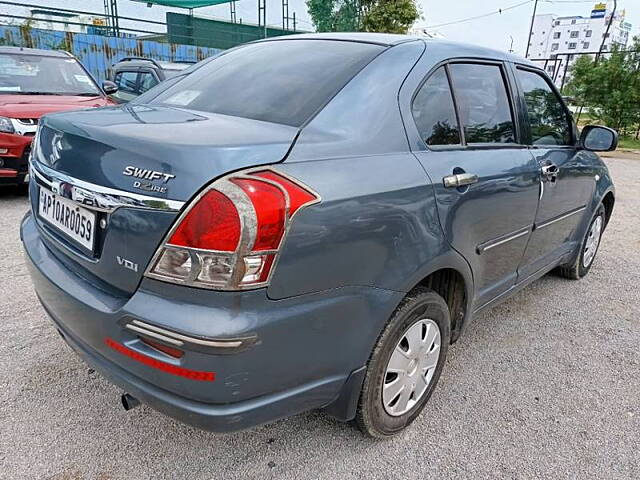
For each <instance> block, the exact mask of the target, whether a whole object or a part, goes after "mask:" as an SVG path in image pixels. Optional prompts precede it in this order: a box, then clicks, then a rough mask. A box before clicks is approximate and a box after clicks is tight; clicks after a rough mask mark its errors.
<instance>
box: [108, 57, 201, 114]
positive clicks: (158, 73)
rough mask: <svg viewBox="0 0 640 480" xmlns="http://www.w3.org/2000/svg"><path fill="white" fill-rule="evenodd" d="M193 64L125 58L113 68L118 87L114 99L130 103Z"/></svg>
mask: <svg viewBox="0 0 640 480" xmlns="http://www.w3.org/2000/svg"><path fill="white" fill-rule="evenodd" d="M193 63H194V62H163V61H158V60H153V59H151V58H144V57H125V58H123V59H121V60H120V61H119V62H118V63H116V64H115V65H114V66H113V67H112V68H111V70H112V80H113V82H114V83H115V84H116V85H117V86H118V91H117V92H116V93H115V94H113V95H112V97H113V98H114V99H115V100H116V101H118V102H120V103H125V102H130V101H131V100H133V99H134V98H136V97H137V96H138V95H140V94H142V93H144V92H146V91H147V90H149V89H150V88H152V87H155V86H156V85H157V84H159V83H160V82H163V81H165V80H166V79H168V78H172V77H175V76H176V75H179V74H181V73H183V71H184V70H185V69H187V68H188V67H190V66H191V65H193Z"/></svg>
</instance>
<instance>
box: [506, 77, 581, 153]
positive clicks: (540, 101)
mask: <svg viewBox="0 0 640 480" xmlns="http://www.w3.org/2000/svg"><path fill="white" fill-rule="evenodd" d="M517 72H518V81H519V82H520V86H521V88H522V92H523V95H524V99H525V102H526V104H527V114H528V116H529V125H530V127H531V143H532V144H533V145H571V143H572V142H571V130H572V127H571V124H570V122H569V118H568V115H567V112H566V110H565V108H564V106H563V105H562V101H561V100H560V97H558V95H557V94H556V92H555V91H554V90H553V89H552V88H551V86H550V85H549V82H548V81H547V80H546V79H545V78H544V77H543V76H542V75H541V74H539V73H536V72H532V71H529V70H522V69H518V70H517Z"/></svg>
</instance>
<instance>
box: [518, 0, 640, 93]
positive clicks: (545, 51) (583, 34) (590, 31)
mask: <svg viewBox="0 0 640 480" xmlns="http://www.w3.org/2000/svg"><path fill="white" fill-rule="evenodd" d="M612 10H613V5H612V3H611V4H607V3H597V4H595V5H594V7H593V10H591V14H590V15H589V16H588V17H585V16H580V15H576V16H569V17H560V16H557V15H554V14H543V15H536V17H535V19H534V21H533V33H532V34H531V41H530V43H529V55H528V56H527V58H529V59H530V60H533V61H535V62H536V63H537V62H541V63H544V65H545V69H546V70H547V73H549V75H550V76H551V77H552V78H553V79H554V81H555V82H556V84H558V85H561V84H562V83H563V78H564V81H565V82H566V80H568V78H569V75H570V71H571V64H572V63H573V62H574V61H575V60H576V58H577V57H578V55H579V54H586V53H590V54H592V55H593V54H594V53H597V52H598V51H599V49H600V45H601V44H602V40H603V39H604V40H605V43H604V47H603V51H605V52H606V51H610V50H611V49H612V48H613V46H614V45H620V46H622V47H626V46H627V45H628V43H629V40H630V31H631V24H630V23H628V22H626V21H625V11H624V10H618V11H617V12H616V15H615V18H614V19H613V22H612V23H611V28H610V29H609V34H608V36H607V38H604V37H605V33H606V30H607V25H608V24H609V22H611V13H612ZM565 66H568V68H565ZM565 70H566V77H565Z"/></svg>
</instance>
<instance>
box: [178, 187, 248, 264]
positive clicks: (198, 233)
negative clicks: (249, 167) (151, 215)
mask: <svg viewBox="0 0 640 480" xmlns="http://www.w3.org/2000/svg"><path fill="white" fill-rule="evenodd" d="M239 241H240V217H239V216H238V211H237V210H236V207H235V206H234V205H233V202H232V201H231V200H229V199H228V198H227V197H225V196H224V194H222V193H220V192H218V191H216V190H209V191H208V192H207V193H205V194H204V196H203V197H202V198H201V199H200V201H198V203H196V204H195V205H194V206H193V208H192V209H191V210H189V213H187V215H186V216H185V217H184V219H183V220H182V222H180V225H178V228H177V229H176V231H175V232H173V235H171V238H170V239H169V243H170V244H171V245H179V246H181V247H192V248H202V249H205V250H220V251H224V252H233V251H235V249H236V248H237V247H238V242H239Z"/></svg>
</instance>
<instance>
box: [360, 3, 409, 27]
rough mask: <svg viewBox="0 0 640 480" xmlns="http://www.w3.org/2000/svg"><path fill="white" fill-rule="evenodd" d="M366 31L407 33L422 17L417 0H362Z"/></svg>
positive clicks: (362, 15)
mask: <svg viewBox="0 0 640 480" xmlns="http://www.w3.org/2000/svg"><path fill="white" fill-rule="evenodd" d="M360 5H361V18H362V25H361V29H362V30H363V31H365V32H386V33H407V30H409V28H410V27H411V25H413V24H414V22H415V21H416V20H417V19H418V18H419V17H420V11H419V10H418V6H417V5H416V2H415V0H361V2H360Z"/></svg>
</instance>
